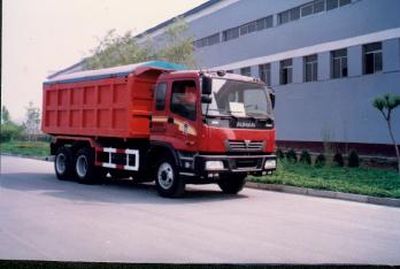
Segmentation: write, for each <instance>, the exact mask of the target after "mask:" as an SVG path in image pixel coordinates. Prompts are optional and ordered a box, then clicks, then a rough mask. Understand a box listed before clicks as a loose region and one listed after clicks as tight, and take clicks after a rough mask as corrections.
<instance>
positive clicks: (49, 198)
mask: <svg viewBox="0 0 400 269" xmlns="http://www.w3.org/2000/svg"><path fill="white" fill-rule="evenodd" d="M0 259H40V260H70V261H115V262H116V261H122V262H216V263H226V262H235V263H236V262H238V263H242V262H243V263H264V262H267V263H371V264H376V263H378V264H400V209H398V208H391V207H383V206H375V205H368V204H361V203H355V202H347V201H339V200H331V199H323V198H314V197H306V196H301V195H294V194H284V193H276V192H269V191H259V190H252V189H245V190H244V191H243V192H242V193H241V194H240V195H239V196H230V195H224V194H222V193H220V192H219V191H218V189H217V188H216V187H215V186H213V185H206V186H189V191H188V194H187V196H186V198H184V199H179V200H171V199H163V198H160V197H158V196H157V194H156V192H155V190H154V189H153V186H151V185H135V184H131V183H130V184H126V183H122V182H118V183H117V182H116V183H108V184H107V185H99V186H86V185H80V184H78V183H74V182H61V181H57V180H56V178H55V176H54V175H53V165H52V163H48V162H44V161H37V160H29V159H21V158H14V157H6V156H1V179H0Z"/></svg>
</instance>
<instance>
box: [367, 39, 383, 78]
mask: <svg viewBox="0 0 400 269" xmlns="http://www.w3.org/2000/svg"><path fill="white" fill-rule="evenodd" d="M363 54H364V57H363V60H364V61H363V66H364V68H363V69H364V74H373V73H376V72H379V71H382V43H381V42H376V43H370V44H366V45H364V46H363Z"/></svg>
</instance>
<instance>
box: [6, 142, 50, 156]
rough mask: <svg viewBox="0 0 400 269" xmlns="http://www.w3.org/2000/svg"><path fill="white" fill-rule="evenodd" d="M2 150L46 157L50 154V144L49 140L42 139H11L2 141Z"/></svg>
mask: <svg viewBox="0 0 400 269" xmlns="http://www.w3.org/2000/svg"><path fill="white" fill-rule="evenodd" d="M0 152H1V153H10V154H18V155H23V156H36V157H44V156H48V155H50V146H49V143H48V142H41V141H35V142H30V141H10V142H3V143H0Z"/></svg>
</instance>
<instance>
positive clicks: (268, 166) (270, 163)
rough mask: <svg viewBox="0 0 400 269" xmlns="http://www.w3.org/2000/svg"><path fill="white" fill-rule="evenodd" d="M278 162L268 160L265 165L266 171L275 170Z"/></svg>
mask: <svg viewBox="0 0 400 269" xmlns="http://www.w3.org/2000/svg"><path fill="white" fill-rule="evenodd" d="M275 168H276V160H266V161H265V163H264V169H275Z"/></svg>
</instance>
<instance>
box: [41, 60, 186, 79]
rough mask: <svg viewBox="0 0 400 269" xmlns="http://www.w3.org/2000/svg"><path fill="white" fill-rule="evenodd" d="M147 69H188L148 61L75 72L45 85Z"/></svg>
mask: <svg viewBox="0 0 400 269" xmlns="http://www.w3.org/2000/svg"><path fill="white" fill-rule="evenodd" d="M146 67H147V68H154V69H160V70H182V69H185V68H186V67H185V66H184V65H180V64H174V63H169V62H164V61H148V62H142V63H136V64H128V65H122V66H116V67H110V68H103V69H98V70H86V71H80V72H74V73H70V74H64V75H59V76H57V77H53V78H51V79H47V80H46V81H45V82H44V84H53V83H71V82H79V81H88V80H97V79H105V78H112V77H124V76H127V75H128V74H130V73H132V72H134V71H135V70H139V69H141V70H143V68H144V69H146Z"/></svg>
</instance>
